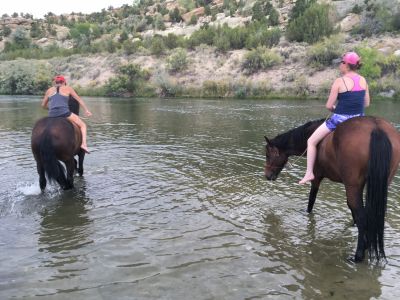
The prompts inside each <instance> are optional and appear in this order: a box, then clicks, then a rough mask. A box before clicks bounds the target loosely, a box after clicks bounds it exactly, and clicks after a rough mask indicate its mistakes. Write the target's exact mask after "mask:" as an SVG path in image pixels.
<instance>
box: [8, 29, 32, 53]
mask: <svg viewBox="0 0 400 300" xmlns="http://www.w3.org/2000/svg"><path fill="white" fill-rule="evenodd" d="M12 39H13V41H14V44H15V45H16V47H17V48H18V49H25V48H29V47H30V45H31V40H30V38H29V37H28V35H27V33H26V31H25V30H24V29H22V28H20V27H18V28H17V29H16V30H15V31H14V34H13V36H12Z"/></svg>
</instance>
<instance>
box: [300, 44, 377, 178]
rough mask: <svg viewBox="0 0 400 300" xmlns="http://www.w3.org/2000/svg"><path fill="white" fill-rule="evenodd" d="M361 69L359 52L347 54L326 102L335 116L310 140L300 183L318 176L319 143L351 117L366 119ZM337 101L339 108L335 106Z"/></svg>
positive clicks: (366, 97)
mask: <svg viewBox="0 0 400 300" xmlns="http://www.w3.org/2000/svg"><path fill="white" fill-rule="evenodd" d="M360 67H361V64H360V57H359V56H358V54H357V53H355V52H348V53H346V54H345V55H343V57H342V60H341V63H340V67H339V69H340V72H341V74H342V75H343V76H342V77H340V78H337V79H336V80H335V82H334V83H333V85H332V89H331V93H330V95H329V98H328V101H327V103H326V108H327V109H328V110H330V111H332V112H334V114H333V115H332V116H331V117H330V118H329V119H328V120H327V121H326V122H324V123H323V124H322V125H321V126H319V127H318V128H317V130H315V132H314V133H313V134H312V135H311V137H310V138H309V139H308V141H307V171H306V174H305V175H304V177H303V179H301V180H300V182H299V183H300V184H304V183H307V182H309V181H312V180H313V179H314V177H315V176H314V172H313V170H314V163H315V158H316V156H317V145H318V143H319V142H320V141H321V140H322V139H323V138H324V137H326V136H327V135H328V134H329V133H330V132H332V131H334V130H335V128H336V126H337V125H338V124H340V123H342V122H344V121H346V120H348V119H350V118H354V117H359V116H363V115H364V108H365V107H367V106H369V103H370V97H369V91H368V84H367V81H366V80H365V78H364V77H362V76H360V75H359V74H357V73H356V70H358V69H359V68H360ZM336 101H337V106H335V103H336Z"/></svg>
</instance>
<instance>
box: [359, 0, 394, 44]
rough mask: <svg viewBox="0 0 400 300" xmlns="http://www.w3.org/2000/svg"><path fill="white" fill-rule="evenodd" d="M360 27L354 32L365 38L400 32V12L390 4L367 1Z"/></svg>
mask: <svg viewBox="0 0 400 300" xmlns="http://www.w3.org/2000/svg"><path fill="white" fill-rule="evenodd" d="M365 2H366V8H365V11H364V12H363V14H362V16H361V22H360V25H359V26H358V27H357V28H355V29H354V30H353V32H354V33H358V34H361V35H363V36H371V35H373V34H380V33H383V32H393V31H398V30H400V10H399V9H395V8H394V7H392V6H389V5H388V4H387V5H385V4H384V3H379V2H377V1H369V0H366V1H365Z"/></svg>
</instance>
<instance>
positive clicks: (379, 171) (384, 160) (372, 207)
mask: <svg viewBox="0 0 400 300" xmlns="http://www.w3.org/2000/svg"><path fill="white" fill-rule="evenodd" d="M391 159H392V144H391V142H390V140H389V138H388V136H387V135H386V133H385V132H384V131H383V130H382V129H379V128H375V129H374V130H372V132H371V140H370V143H369V164H368V175H367V194H366V203H365V208H366V211H367V238H368V250H369V255H370V258H372V257H373V256H375V258H376V259H377V260H379V259H381V258H386V256H385V250H384V242H383V235H384V230H385V228H384V226H385V213H386V203H387V193H388V185H389V182H388V181H389V173H390V162H391Z"/></svg>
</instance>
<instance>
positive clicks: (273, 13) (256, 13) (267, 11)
mask: <svg viewBox="0 0 400 300" xmlns="http://www.w3.org/2000/svg"><path fill="white" fill-rule="evenodd" d="M252 13H253V17H252V18H253V20H257V21H261V22H267V23H268V24H269V25H272V26H275V25H278V24H279V13H278V11H277V10H276V9H275V8H274V6H273V5H272V3H271V1H270V0H268V1H261V0H257V1H256V2H255V3H254V5H253V8H252Z"/></svg>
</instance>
